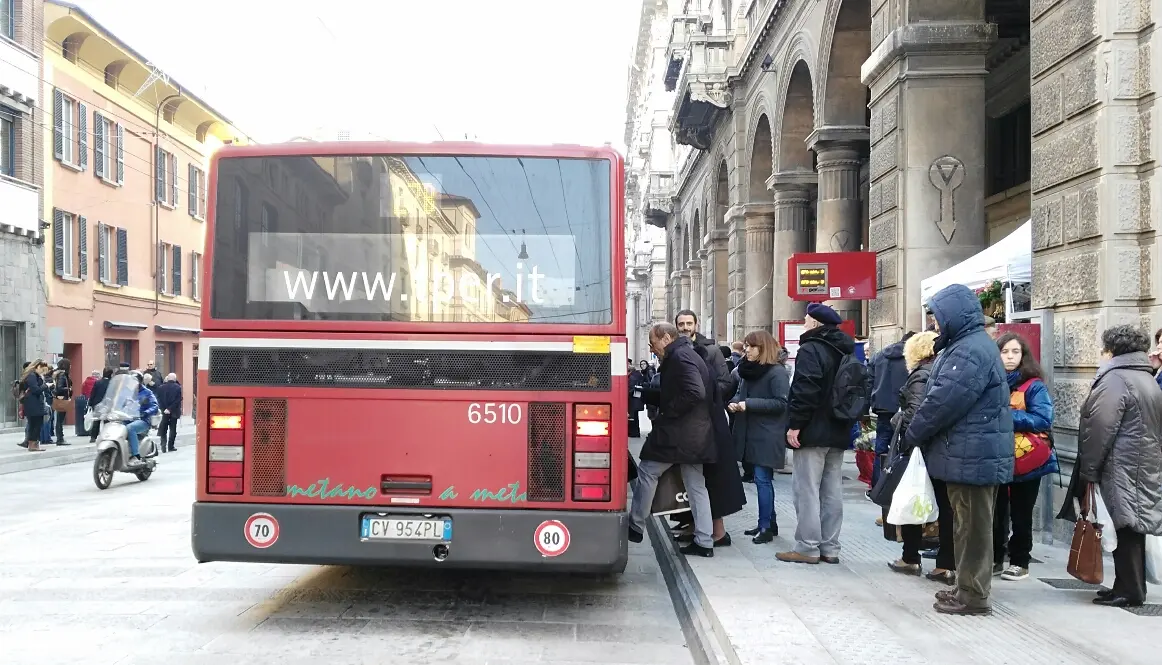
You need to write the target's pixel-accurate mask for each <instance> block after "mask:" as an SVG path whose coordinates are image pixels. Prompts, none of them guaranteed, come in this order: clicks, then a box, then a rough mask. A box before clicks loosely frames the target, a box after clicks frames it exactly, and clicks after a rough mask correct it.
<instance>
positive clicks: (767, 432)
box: [726, 330, 791, 545]
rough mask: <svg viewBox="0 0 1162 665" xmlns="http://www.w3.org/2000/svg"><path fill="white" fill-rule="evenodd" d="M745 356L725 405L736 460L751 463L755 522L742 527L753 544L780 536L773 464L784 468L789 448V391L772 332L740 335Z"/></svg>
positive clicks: (782, 354)
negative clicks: (755, 495) (756, 508)
mask: <svg viewBox="0 0 1162 665" xmlns="http://www.w3.org/2000/svg"><path fill="white" fill-rule="evenodd" d="M742 348H743V352H744V353H745V355H744V356H743V357H742V358H740V359H739V362H738V367H736V368H735V370H734V375H735V381H736V382H737V383H738V389H737V390H736V391H735V393H734V397H733V398H732V399H731V400H730V403H729V404H727V406H726V408H727V410H728V411H730V412H731V413H732V414H734V429H733V435H734V448H735V452H736V454H737V456H738V459H739V460H740V461H742V462H744V463H747V464H750V465H752V466H753V468H754V483H755V489H756V490H757V491H758V500H759V523H758V525H757V526H756V527H755V528H753V529H749V530H747V531H745V532H744V533H745V534H746V535H748V536H754V538H753V539H752V542H754V543H755V544H756V545H761V544H764V543H769V542H771V541H772V540H774V539H775V536H777V535H779V524H778V522H777V520H776V517H775V487H774V484H773V480H774V473H775V469H781V468H783V463H784V462H785V460H786V454H787V448H786V445H787V444H786V441H787V394H788V393H789V392H790V389H791V379H790V375H789V373H788V372H787V368H786V366H785V365H784V364H783V362H784V361H785V360H786V358H787V353H786V351H784V350H783V346H782V345H781V344H779V342H778V340H776V339H775V338H774V337H773V336H771V334H770V333H769V332H767V331H765V330H755V331H753V332H750V333H748V334H747V336H746V337H745V338H744V339H743V342H742Z"/></svg>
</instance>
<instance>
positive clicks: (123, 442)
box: [85, 374, 161, 490]
mask: <svg viewBox="0 0 1162 665" xmlns="http://www.w3.org/2000/svg"><path fill="white" fill-rule="evenodd" d="M137 385H138V380H137V378H136V377H134V376H133V375H132V374H119V375H116V376H114V377H113V378H112V379H111V380H110V382H109V388H108V391H107V392H106V396H105V399H104V400H102V402H101V403H100V404H98V405H97V407H96V408H94V409H93V410H92V411H90V412H89V413H87V414H85V420H86V423H85V424H86V425H87V426H89V427H91V426H92V424H93V423H94V422H100V423H101V430H100V432H99V433H98V435H97V457H96V459H94V460H93V482H94V483H95V484H96V485H97V489H102V490H104V489H108V488H109V486H110V485H111V484H113V474H114V473H115V472H118V471H120V472H122V473H131V474H133V475H135V476H137V479H138V480H140V481H142V482H144V481H146V480H149V477H150V476H151V475H153V470H154V468H156V467H157V461H156V460H155V459H154V458H155V457H157V455H158V453H159V451H160V450H161V438H160V437H158V436H157V435H156V434H155V433H154V432H155V431H156V428H157V425H158V423H159V422H160V421H161V416H160V414H155V415H153V416H151V417H150V429H149V430H147V431H145V432H143V433H142V434H141V435H139V436H138V451H137V453H138V455H139V456H140V457H141V462H140V463H138V464H132V465H131V464H129V457H130V455H129V430H128V428H127V424H128V423H130V422H133V421H134V420H137V419H138V418H139V416H140V407H139V405H138V404H137V397H136V395H137Z"/></svg>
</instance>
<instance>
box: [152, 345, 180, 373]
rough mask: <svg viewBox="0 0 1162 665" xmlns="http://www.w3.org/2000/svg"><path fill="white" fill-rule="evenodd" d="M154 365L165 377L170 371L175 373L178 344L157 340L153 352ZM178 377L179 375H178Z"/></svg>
mask: <svg viewBox="0 0 1162 665" xmlns="http://www.w3.org/2000/svg"><path fill="white" fill-rule="evenodd" d="M153 362H154V366H155V367H157V371H159V372H161V375H162V377H165V376H166V375H167V374H169V373H170V372H173V373H175V374H176V373H177V371H178V370H177V366H178V344H177V342H158V343H157V344H156V345H155V348H154V353H153ZM179 378H180V377H179Z"/></svg>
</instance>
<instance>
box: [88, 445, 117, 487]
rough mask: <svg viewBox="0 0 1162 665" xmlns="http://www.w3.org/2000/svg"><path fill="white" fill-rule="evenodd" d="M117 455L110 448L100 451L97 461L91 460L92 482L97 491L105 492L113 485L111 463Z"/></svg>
mask: <svg viewBox="0 0 1162 665" xmlns="http://www.w3.org/2000/svg"><path fill="white" fill-rule="evenodd" d="M116 455H117V451H116V450H114V449H112V448H110V449H108V450H102V451H101V452H100V453H98V454H97V459H95V460H93V482H94V483H96V485H97V489H99V490H107V489H109V486H110V485H112V484H113V462H114V460H115V457H116Z"/></svg>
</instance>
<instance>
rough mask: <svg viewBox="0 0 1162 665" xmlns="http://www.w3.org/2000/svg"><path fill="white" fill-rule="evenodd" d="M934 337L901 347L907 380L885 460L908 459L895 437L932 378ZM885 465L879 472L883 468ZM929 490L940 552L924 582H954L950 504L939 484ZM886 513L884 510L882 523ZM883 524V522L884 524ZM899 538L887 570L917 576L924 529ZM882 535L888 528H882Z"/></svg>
mask: <svg viewBox="0 0 1162 665" xmlns="http://www.w3.org/2000/svg"><path fill="white" fill-rule="evenodd" d="M936 337H937V335H936V333H934V332H922V333H920V334H918V335H913V336H912V337H910V338H909V339H908V341H907V342H905V343H904V362H905V363H906V365H907V368H908V378H907V380H906V381H905V382H904V387H903V388H901V389H900V410H899V411H897V412H896V415H894V416H892V430H893V431H894V432H895V433H896V435H895V436H894V437H893V440H892V448H893V450H892V452H890V453H889V454H888V456H889V460H891V459H895V458H896V457H899V456H902V455H908V454H910V453H911V451H910V450H908V449H906V448H905V447H904V444H903V442H902V437H900V436H899V434H901V433H903V432H906V431H908V425H909V424H910V423H911V422H912V416H913V415H915V413H916V409H918V408H920V403H921V402H923V401H924V393H925V392H927V389H928V377H929V376H930V375H931V374H932V363H933V362H935V360H936ZM886 466H887V463H886V461H885V462H884V463H883V464H882V465H881V468H883V467H886ZM932 488H933V490H934V491H935V493H936V503H937V505H938V506H939V508H940V551H939V553H938V554H937V555H936V568H935V569H934V570H933V571H932V572H930V573H928V579H930V580H932V581H935V582H943V583H945V584H955V583H956V582H955V581H956V573H955V572H954V571H955V570H956V559H955V558H954V557H953V549H952V504H951V503H950V502H949V501H948V489H947V486H946V485H945V484H944V483H943V482H941V481H939V480H933V481H932ZM887 515H888V509H887V508H884V518H885V520H886V518H887ZM885 524H886V521H885ZM899 529H900V536H901V537H902V538H903V541H904V551H903V554H902V556H901V557H900V558H899V559H898V560H896V561H893V562H892V563H889V564H888V567H889V568H891V569H892V570H894V571H895V572H897V573H901V574H904V575H919V574H920V573H921V572H923V570H922V567H921V565H920V563H921V558H920V547H921V545H922V544H923V542H924V527H922V526H919V525H913V524H908V525H904V526H901V527H899ZM884 530H885V532H886V531H889V530H890V529H889V527H886V526H885V529H884Z"/></svg>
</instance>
